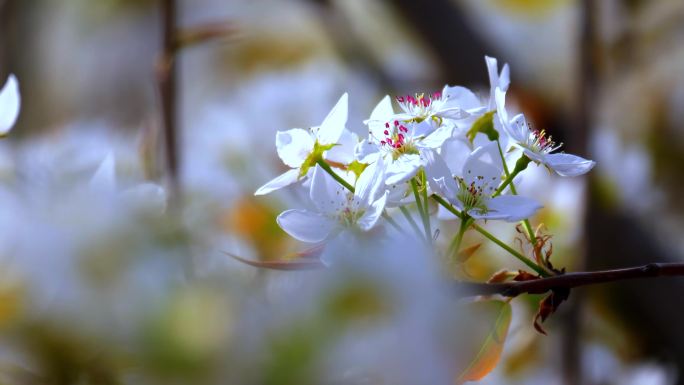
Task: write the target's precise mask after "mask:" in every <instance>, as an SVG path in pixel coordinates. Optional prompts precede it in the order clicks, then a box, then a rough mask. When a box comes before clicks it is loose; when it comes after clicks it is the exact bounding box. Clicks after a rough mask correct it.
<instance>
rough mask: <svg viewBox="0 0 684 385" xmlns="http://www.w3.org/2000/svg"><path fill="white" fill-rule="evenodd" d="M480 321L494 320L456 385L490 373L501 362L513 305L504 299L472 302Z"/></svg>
mask: <svg viewBox="0 0 684 385" xmlns="http://www.w3.org/2000/svg"><path fill="white" fill-rule="evenodd" d="M470 305H471V306H472V309H471V310H472V311H473V313H475V314H476V315H477V316H478V318H480V316H481V318H480V321H479V322H484V319H486V318H489V319H491V320H492V324H491V327H490V328H489V330H488V332H487V334H486V335H485V338H484V340H483V342H482V345H480V349H479V351H478V352H477V354H476V355H475V357H474V358H473V359H472V361H470V364H469V365H468V366H467V367H466V368H465V369H464V370H463V371H462V372H461V374H460V375H459V376H458V378H457V379H456V385H461V384H463V383H465V382H467V381H478V380H481V379H482V378H484V377H485V376H486V375H487V374H489V373H490V372H491V371H492V370H493V369H494V368H495V367H496V365H497V364H498V363H499V359H500V358H501V352H502V351H503V346H504V342H505V341H506V336H507V335H508V327H509V326H510V324H511V305H510V303H509V302H504V301H481V302H475V303H472V304H470Z"/></svg>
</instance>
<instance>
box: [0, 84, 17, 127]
mask: <svg viewBox="0 0 684 385" xmlns="http://www.w3.org/2000/svg"><path fill="white" fill-rule="evenodd" d="M20 106H21V96H20V94H19V82H18V81H17V78H16V76H14V75H10V76H9V77H8V78H7V81H6V82H5V85H4V86H3V87H2V89H0V136H5V135H7V133H8V132H9V131H10V130H11V129H12V127H13V126H14V123H15V122H16V121H17V117H18V116H19V108H20Z"/></svg>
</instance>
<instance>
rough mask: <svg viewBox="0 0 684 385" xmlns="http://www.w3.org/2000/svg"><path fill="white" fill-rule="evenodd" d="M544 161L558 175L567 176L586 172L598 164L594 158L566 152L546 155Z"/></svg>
mask: <svg viewBox="0 0 684 385" xmlns="http://www.w3.org/2000/svg"><path fill="white" fill-rule="evenodd" d="M544 161H545V162H544V163H545V164H546V165H547V166H548V167H549V168H551V169H552V170H553V171H555V172H556V173H557V174H558V175H560V176H566V177H573V176H579V175H583V174H586V173H587V172H589V171H591V169H592V168H594V166H595V165H596V162H594V161H593V160H588V159H584V158H582V157H580V156H577V155H572V154H565V153H558V154H549V155H546V157H544Z"/></svg>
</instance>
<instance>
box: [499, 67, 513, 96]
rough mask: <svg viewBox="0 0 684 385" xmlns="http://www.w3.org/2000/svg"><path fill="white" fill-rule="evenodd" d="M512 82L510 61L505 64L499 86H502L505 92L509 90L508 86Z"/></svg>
mask: <svg viewBox="0 0 684 385" xmlns="http://www.w3.org/2000/svg"><path fill="white" fill-rule="evenodd" d="M510 84H511V70H510V68H509V67H508V63H506V64H504V65H503V68H502V69H501V73H500V74H499V84H498V87H499V88H501V90H502V91H503V92H506V91H508V86H509V85H510Z"/></svg>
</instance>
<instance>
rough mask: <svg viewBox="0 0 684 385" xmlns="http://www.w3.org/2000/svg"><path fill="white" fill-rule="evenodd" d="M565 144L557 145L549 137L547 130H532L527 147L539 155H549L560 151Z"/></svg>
mask: <svg viewBox="0 0 684 385" xmlns="http://www.w3.org/2000/svg"><path fill="white" fill-rule="evenodd" d="M562 145H563V143H560V144H558V145H556V142H554V141H553V137H552V136H551V135H547V133H546V131H545V130H541V131H539V130H530V136H529V138H528V140H527V147H528V148H529V149H530V150H532V151H534V152H537V153H541V154H548V153H551V152H552V151H555V150H557V149H559V148H560V147H561V146H562Z"/></svg>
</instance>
